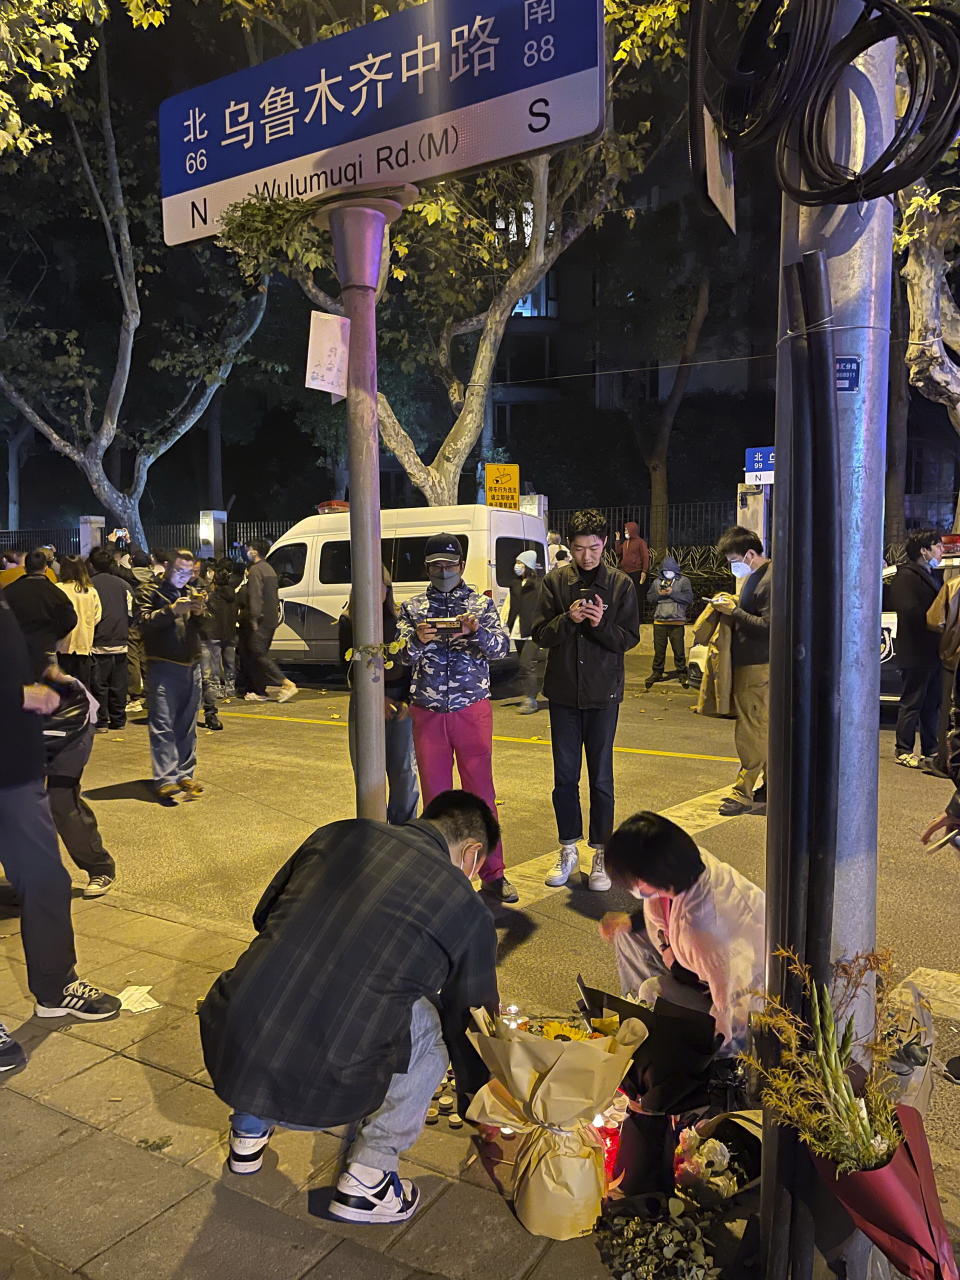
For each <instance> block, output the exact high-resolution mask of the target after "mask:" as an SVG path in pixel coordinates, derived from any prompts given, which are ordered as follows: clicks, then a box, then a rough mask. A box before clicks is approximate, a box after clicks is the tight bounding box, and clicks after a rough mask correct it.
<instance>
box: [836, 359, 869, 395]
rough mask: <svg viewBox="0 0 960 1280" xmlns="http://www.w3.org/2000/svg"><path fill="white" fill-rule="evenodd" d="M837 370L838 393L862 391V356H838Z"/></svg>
mask: <svg viewBox="0 0 960 1280" xmlns="http://www.w3.org/2000/svg"><path fill="white" fill-rule="evenodd" d="M834 359H835V370H836V379H837V390H838V391H859V390H860V366H861V365H862V363H863V359H862V357H861V356H836V357H835V358H834Z"/></svg>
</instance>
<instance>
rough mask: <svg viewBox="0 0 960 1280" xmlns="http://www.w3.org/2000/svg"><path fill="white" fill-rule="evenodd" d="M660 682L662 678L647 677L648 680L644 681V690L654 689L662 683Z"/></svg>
mask: <svg viewBox="0 0 960 1280" xmlns="http://www.w3.org/2000/svg"><path fill="white" fill-rule="evenodd" d="M660 680H661V677H660V676H647V678H646V680H644V682H643V685H644V688H645V689H652V688H653V686H654V685H655V684H659V683H660Z"/></svg>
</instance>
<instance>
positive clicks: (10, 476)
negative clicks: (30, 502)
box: [7, 424, 33, 529]
mask: <svg viewBox="0 0 960 1280" xmlns="http://www.w3.org/2000/svg"><path fill="white" fill-rule="evenodd" d="M32 434H33V431H32V428H31V427H30V426H29V424H25V425H24V426H22V427H20V429H19V430H18V431H15V432H14V433H13V435H10V436H8V437H7V528H8V529H19V528H20V465H21V461H22V450H23V446H24V445H25V444H26V442H27V440H28V439H29V437H30V436H31V435H32Z"/></svg>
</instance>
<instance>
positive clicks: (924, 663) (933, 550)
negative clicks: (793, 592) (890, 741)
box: [887, 529, 943, 769]
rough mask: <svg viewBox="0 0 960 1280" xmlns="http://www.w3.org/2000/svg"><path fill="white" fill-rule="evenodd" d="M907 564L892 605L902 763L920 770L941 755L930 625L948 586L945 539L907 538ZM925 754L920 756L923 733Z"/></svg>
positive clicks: (893, 588)
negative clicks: (935, 606)
mask: <svg viewBox="0 0 960 1280" xmlns="http://www.w3.org/2000/svg"><path fill="white" fill-rule="evenodd" d="M906 551H907V560H906V564H901V565H899V566H898V567H897V572H896V574H895V575H894V578H893V581H892V582H891V583H890V585H889V587H888V588H887V604H888V606H889V607H890V608H891V609H894V610H896V614H897V639H896V660H897V666H898V667H899V668H900V671H901V673H902V676H903V693H902V694H901V695H900V706H899V709H898V711H897V740H896V748H895V750H896V758H897V764H902V765H904V766H906V768H908V769H919V768H921V767H922V766H923V765H925V764H928V762H929V758H930V757H931V756H934V755H936V752H937V730H938V721H939V716H940V693H941V676H940V638H939V636H938V635H937V633H936V632H935V631H931V630H930V628H929V627H928V626H927V610H928V609H929V608H930V606H931V605H932V604H933V602H934V600H936V598H937V595H938V594H939V591H940V588H941V586H942V585H943V583H942V582H941V580H940V575H939V574H938V573H937V572H936V570H937V569H938V568H939V567H940V562H941V560H942V559H943V535H942V534H940V533H937V532H936V530H934V529H924V530H922V531H921V532H919V533H913V534H911V535H910V537H909V538H908V539H907V548H906ZM918 729H919V731H920V752H921V756H922V757H923V759H921V757H920V756H917V755H916V754H915V753H914V750H913V748H914V743H915V741H916V737H917V730H918Z"/></svg>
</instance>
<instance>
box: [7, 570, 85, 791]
mask: <svg viewBox="0 0 960 1280" xmlns="http://www.w3.org/2000/svg"><path fill="white" fill-rule="evenodd" d="M17 581H18V582H21V581H23V579H21V578H18V579H17ZM11 585H16V584H15V583H12V584H11ZM47 586H51V587H52V586H53V583H52V582H48V583H47ZM53 589H54V591H56V592H57V595H58V596H62V595H63V592H62V591H58V590H57V588H56V587H53ZM6 597H7V593H6V592H5V591H3V590H0V789H4V790H5V789H6V788H7V787H19V786H22V785H23V784H24V783H25V782H39V781H40V779H41V778H42V777H43V721H42V719H41V717H40V716H38V715H34V714H33V712H31V711H24V709H23V686H24V685H27V684H32V683H33V681H34V678H35V676H34V671H33V663H32V661H31V658H30V653H29V650H28V649H27V644H26V641H25V640H24V638H23V633H22V631H21V630H20V627H19V626H18V624H17V619H16V617H15V615H14V613H13V610H12V609H11V608H10V606H9V604H8V603H7V598H6ZM64 598H66V597H64ZM67 603H68V604H69V601H67Z"/></svg>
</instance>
